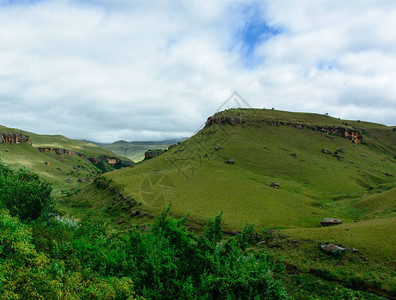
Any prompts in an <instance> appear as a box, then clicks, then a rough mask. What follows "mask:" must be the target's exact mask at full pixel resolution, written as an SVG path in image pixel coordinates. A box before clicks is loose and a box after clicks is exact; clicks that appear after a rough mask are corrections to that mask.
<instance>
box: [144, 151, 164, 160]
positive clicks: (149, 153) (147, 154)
mask: <svg viewBox="0 0 396 300" xmlns="http://www.w3.org/2000/svg"><path fill="white" fill-rule="evenodd" d="M162 153H164V150H161V149H157V150H148V151H146V152H145V153H144V158H145V159H151V158H154V157H157V156H158V155H161V154H162Z"/></svg>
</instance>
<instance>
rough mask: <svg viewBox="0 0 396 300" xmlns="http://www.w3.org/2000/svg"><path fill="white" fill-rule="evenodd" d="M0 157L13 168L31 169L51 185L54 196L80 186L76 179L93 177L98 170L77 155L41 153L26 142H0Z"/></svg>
mask: <svg viewBox="0 0 396 300" xmlns="http://www.w3.org/2000/svg"><path fill="white" fill-rule="evenodd" d="M6 150H8V151H6ZM0 159H1V160H2V161H3V162H6V163H8V164H11V165H12V166H13V167H15V168H20V167H26V168H29V169H32V170H33V171H35V172H36V173H38V174H39V175H40V177H41V178H43V179H44V180H46V181H47V182H49V183H51V184H52V185H53V187H54V192H53V193H54V195H56V196H61V195H62V194H66V193H68V191H69V190H70V189H71V188H81V187H82V186H83V184H82V183H79V182H78V181H77V179H78V178H82V177H85V178H88V179H89V178H93V177H94V174H95V173H96V171H98V170H97V168H96V167H95V166H94V165H92V164H91V163H90V162H87V161H86V160H84V159H83V158H81V157H79V156H77V155H64V154H62V155H58V154H56V153H55V152H44V153H42V152H40V151H39V150H37V149H36V148H34V147H32V146H31V145H29V144H27V143H23V144H12V145H10V144H0ZM45 162H48V163H49V165H48V166H47V165H46V164H44V163H45Z"/></svg>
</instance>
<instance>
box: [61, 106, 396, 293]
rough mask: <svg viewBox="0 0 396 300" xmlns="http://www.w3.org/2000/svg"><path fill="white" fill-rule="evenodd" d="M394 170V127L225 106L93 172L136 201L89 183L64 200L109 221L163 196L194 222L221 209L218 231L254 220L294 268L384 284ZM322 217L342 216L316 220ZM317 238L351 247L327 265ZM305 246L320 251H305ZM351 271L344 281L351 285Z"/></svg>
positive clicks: (138, 212) (135, 216) (387, 283)
mask: <svg viewBox="0 0 396 300" xmlns="http://www.w3.org/2000/svg"><path fill="white" fill-rule="evenodd" d="M395 175H396V128H395V127H389V126H385V125H381V124H375V123H369V122H363V121H349V120H340V119H337V118H332V117H330V116H325V115H318V114H308V113H291V112H284V111H275V110H264V109H232V110H227V111H223V112H220V113H217V114H215V115H214V116H212V117H209V118H208V121H207V122H206V125H205V127H204V128H203V129H202V130H201V131H200V132H198V133H197V134H196V135H194V136H193V137H191V138H190V139H188V140H186V141H184V142H182V143H181V144H179V145H177V146H175V147H173V148H172V149H170V150H169V151H167V152H166V153H164V154H162V155H160V156H158V157H156V158H153V159H151V160H148V161H145V162H143V163H141V164H139V165H136V166H135V167H134V168H124V169H121V170H118V171H115V172H111V173H108V174H105V176H104V177H103V178H102V179H101V180H102V181H103V180H104V181H106V182H108V184H107V185H102V186H112V187H117V189H119V190H123V191H122V193H123V195H126V198H128V199H129V198H133V199H134V200H135V201H136V202H138V203H140V204H141V206H135V205H131V206H129V207H130V208H128V206H125V205H122V207H123V208H122V210H120V211H118V210H117V207H118V206H119V205H121V204H120V202H113V201H110V200H109V199H110V195H111V192H110V191H106V192H104V191H103V189H102V188H101V187H99V186H98V185H95V184H93V185H92V186H90V187H88V188H87V189H86V190H85V192H84V193H85V194H84V193H81V194H77V195H75V196H73V197H72V198H70V199H68V200H67V201H66V202H65V205H70V204H72V203H80V204H81V205H84V206H85V207H87V208H88V207H94V208H95V209H96V211H97V212H98V213H99V214H102V215H103V216H108V217H109V218H110V219H111V220H112V222H114V223H115V222H117V223H118V224H132V223H135V224H141V223H142V222H148V221H150V218H151V216H153V215H155V214H157V213H158V212H159V211H161V210H162V209H163V207H164V206H167V205H169V204H170V203H171V204H172V206H171V213H172V214H173V215H176V216H186V215H187V214H189V219H188V220H189V224H190V226H191V228H195V229H196V230H199V228H200V227H202V225H203V224H204V222H205V220H206V219H207V218H210V217H213V216H214V215H215V214H217V213H219V212H223V215H222V217H223V219H224V222H225V228H226V230H227V231H229V232H236V231H240V230H242V228H243V227H244V225H245V223H246V222H249V223H251V224H255V225H256V227H255V228H256V231H257V232H258V233H265V234H267V235H268V234H269V235H270V236H271V239H270V240H268V241H267V242H266V243H265V244H262V246H261V247H264V248H268V249H267V250H268V251H269V253H271V255H274V256H275V257H278V256H279V257H285V259H286V261H287V262H288V263H289V264H291V265H293V267H295V268H297V269H298V270H300V271H301V272H313V273H315V272H316V273H318V274H319V273H320V272H322V273H320V274H322V275H321V276H322V277H323V276H328V277H329V278H330V277H331V278H333V280H335V279H336V280H341V281H343V280H347V279H348V280H351V278H353V280H355V281H356V282H358V281H359V280H363V282H364V284H363V285H362V286H361V287H360V288H368V287H367V286H369V288H370V289H373V288H377V289H378V288H379V289H381V290H386V291H388V292H386V293H389V290H391V289H392V286H393V285H394V284H395V282H394V278H393V275H392V274H393V268H392V267H389V266H391V265H392V264H393V263H394V262H395V259H396V258H395V256H394V253H393V248H394V245H395V236H396V231H395V228H396V226H395V225H396V217H395V211H396V203H395V195H396V182H395V177H394V176H395ZM105 193H109V194H108V195H107V196H106V195H105ZM120 201H121V202H122V198H121V200H120ZM74 212H75V213H78V212H76V211H74ZM326 217H334V218H340V219H342V220H343V224H342V225H338V226H335V227H322V226H321V224H320V223H321V220H322V219H323V218H326ZM290 241H294V242H290ZM327 242H336V243H338V244H340V245H342V246H345V247H347V248H348V249H352V248H356V249H359V252H358V253H359V254H347V255H346V260H344V262H343V263H342V265H341V266H340V265H339V266H338V267H335V265H334V264H335V262H334V259H332V258H331V257H328V256H326V255H324V254H321V252H320V250H318V244H320V243H327ZM294 243H296V244H294ZM296 245H297V246H299V245H300V246H299V247H298V248H296V247H297V246H296ZM379 245H380V246H379ZM312 253H315V255H316V256H315V257H319V258H320V259H315V260H312ZM365 260H366V261H369V262H370V265H371V268H372V270H374V271H373V272H372V273H370V272H369V270H368V269H367V267H366V265H365V263H363V262H364V261H365ZM385 266H388V267H385ZM318 270H319V271H318ZM320 270H321V271H320ZM380 270H382V271H380ZM323 272H325V273H323ZM316 273H315V274H316ZM380 273H381V274H382V275H381V279H379V278H378V277H377V276H378V275H377V274H380ZM323 274H330V275H323ZM392 278H393V279H392ZM327 279H328V278H327ZM353 280H352V282H350V283H348V284H349V285H350V286H353V287H356V284H355V283H354V282H355V281H353ZM379 282H380V283H379Z"/></svg>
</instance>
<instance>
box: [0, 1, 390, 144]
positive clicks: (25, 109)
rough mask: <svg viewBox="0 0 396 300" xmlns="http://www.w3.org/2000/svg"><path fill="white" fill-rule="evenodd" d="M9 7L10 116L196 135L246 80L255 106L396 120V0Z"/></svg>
mask: <svg viewBox="0 0 396 300" xmlns="http://www.w3.org/2000/svg"><path fill="white" fill-rule="evenodd" d="M0 5H1V6H0V105H1V107H2V111H3V113H2V121H1V125H6V126H10V127H16V128H22V129H25V130H30V131H34V132H38V133H50V134H63V135H66V136H69V137H72V138H80V139H89V140H95V141H102V142H111V141H115V140H118V139H124V140H149V139H167V138H173V137H180V136H188V135H191V134H192V133H193V132H194V131H195V130H196V129H197V128H198V127H199V126H200V125H201V124H203V123H204V122H205V120H206V118H207V117H209V116H210V115H212V114H213V113H215V112H216V109H217V108H218V107H219V106H220V105H221V104H222V103H223V102H224V101H225V99H227V98H228V97H229V96H230V95H231V93H232V92H233V91H235V90H236V91H238V92H239V93H240V94H241V96H243V98H244V99H246V101H247V102H248V103H249V105H250V106H251V107H258V108H263V107H266V108H271V107H275V108H276V109H282V110H289V111H306V112H314V113H329V114H330V115H332V116H335V117H340V118H346V119H361V120H368V121H374V122H379V123H385V124H388V125H392V124H393V125H396V124H395V121H394V120H395V118H394V116H395V115H396V99H395V95H396V36H395V35H394V34H393V28H395V27H396V2H394V1H390V0H389V1H388V0H373V1H360V2H358V3H356V2H354V3H350V2H345V1H334V0H332V1H330V0H321V1H314V0H301V1H292V0H279V1H253V0H241V1H238V0H237V1H233V2H229V1H225V0H218V1H205V0H200V1H198V0H188V1H187V0H186V1H165V0H163V1H159V0H158V1H126V0H116V1H104V0H97V1H94V2H93V1H88V2H87V1H66V0H42V1H4V0H3V1H2V0H0ZM76 124H79V126H78V127H77V126H76Z"/></svg>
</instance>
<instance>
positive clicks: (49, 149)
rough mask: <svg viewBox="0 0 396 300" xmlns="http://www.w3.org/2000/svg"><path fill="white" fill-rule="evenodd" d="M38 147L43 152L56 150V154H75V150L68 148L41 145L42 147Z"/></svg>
mask: <svg viewBox="0 0 396 300" xmlns="http://www.w3.org/2000/svg"><path fill="white" fill-rule="evenodd" d="M38 149H39V151H41V152H51V151H54V152H56V154H59V155H61V154H67V155H72V154H74V152H73V151H71V150H67V149H63V148H49V147H40V148H38Z"/></svg>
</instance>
